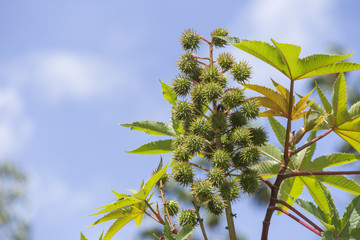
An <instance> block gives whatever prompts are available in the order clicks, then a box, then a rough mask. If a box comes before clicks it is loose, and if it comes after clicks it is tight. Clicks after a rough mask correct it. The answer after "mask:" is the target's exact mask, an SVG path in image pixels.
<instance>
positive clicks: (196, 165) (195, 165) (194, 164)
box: [189, 162, 209, 172]
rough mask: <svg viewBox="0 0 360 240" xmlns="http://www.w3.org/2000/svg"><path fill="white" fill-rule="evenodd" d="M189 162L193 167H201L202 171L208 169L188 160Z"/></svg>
mask: <svg viewBox="0 0 360 240" xmlns="http://www.w3.org/2000/svg"><path fill="white" fill-rule="evenodd" d="M189 164H190V165H193V166H194V167H197V168H200V169H202V170H204V171H207V172H208V171H209V169H206V168H204V167H202V166H200V165H198V164H196V163H192V162H189Z"/></svg>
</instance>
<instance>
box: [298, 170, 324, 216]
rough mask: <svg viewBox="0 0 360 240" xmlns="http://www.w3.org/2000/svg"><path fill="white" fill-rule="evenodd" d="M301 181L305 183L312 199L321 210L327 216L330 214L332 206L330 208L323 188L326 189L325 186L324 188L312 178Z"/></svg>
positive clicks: (302, 178)
mask: <svg viewBox="0 0 360 240" xmlns="http://www.w3.org/2000/svg"><path fill="white" fill-rule="evenodd" d="M300 179H301V180H302V181H303V183H304V185H305V186H306V188H307V189H308V191H309V192H310V194H311V197H312V198H313V199H314V201H315V202H316V204H317V205H318V206H319V207H320V208H321V210H323V211H324V212H326V213H327V214H330V212H331V209H330V208H331V206H329V202H328V199H327V198H326V194H325V193H324V191H323V188H325V186H323V185H322V184H321V183H320V182H319V181H317V180H316V179H314V178H311V177H300ZM325 189H326V188H325Z"/></svg>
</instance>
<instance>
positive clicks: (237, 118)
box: [230, 112, 247, 128]
mask: <svg viewBox="0 0 360 240" xmlns="http://www.w3.org/2000/svg"><path fill="white" fill-rule="evenodd" d="M230 124H231V126H233V127H234V128H235V127H242V126H245V125H246V124H247V119H246V117H245V116H244V114H243V113H242V112H233V113H231V115H230Z"/></svg>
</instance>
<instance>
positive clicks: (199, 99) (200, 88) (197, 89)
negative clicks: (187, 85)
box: [190, 84, 206, 104]
mask: <svg viewBox="0 0 360 240" xmlns="http://www.w3.org/2000/svg"><path fill="white" fill-rule="evenodd" d="M190 95H191V99H192V101H193V102H194V103H196V104H202V103H205V101H206V97H205V93H204V85H203V84H196V85H195V86H194V87H193V88H192V89H191V92H190Z"/></svg>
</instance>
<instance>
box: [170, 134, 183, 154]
mask: <svg viewBox="0 0 360 240" xmlns="http://www.w3.org/2000/svg"><path fill="white" fill-rule="evenodd" d="M184 143H185V137H184V135H177V136H176V137H174V138H173V140H172V141H171V148H172V149H173V150H174V149H176V148H177V147H179V146H182V145H184Z"/></svg>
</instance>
